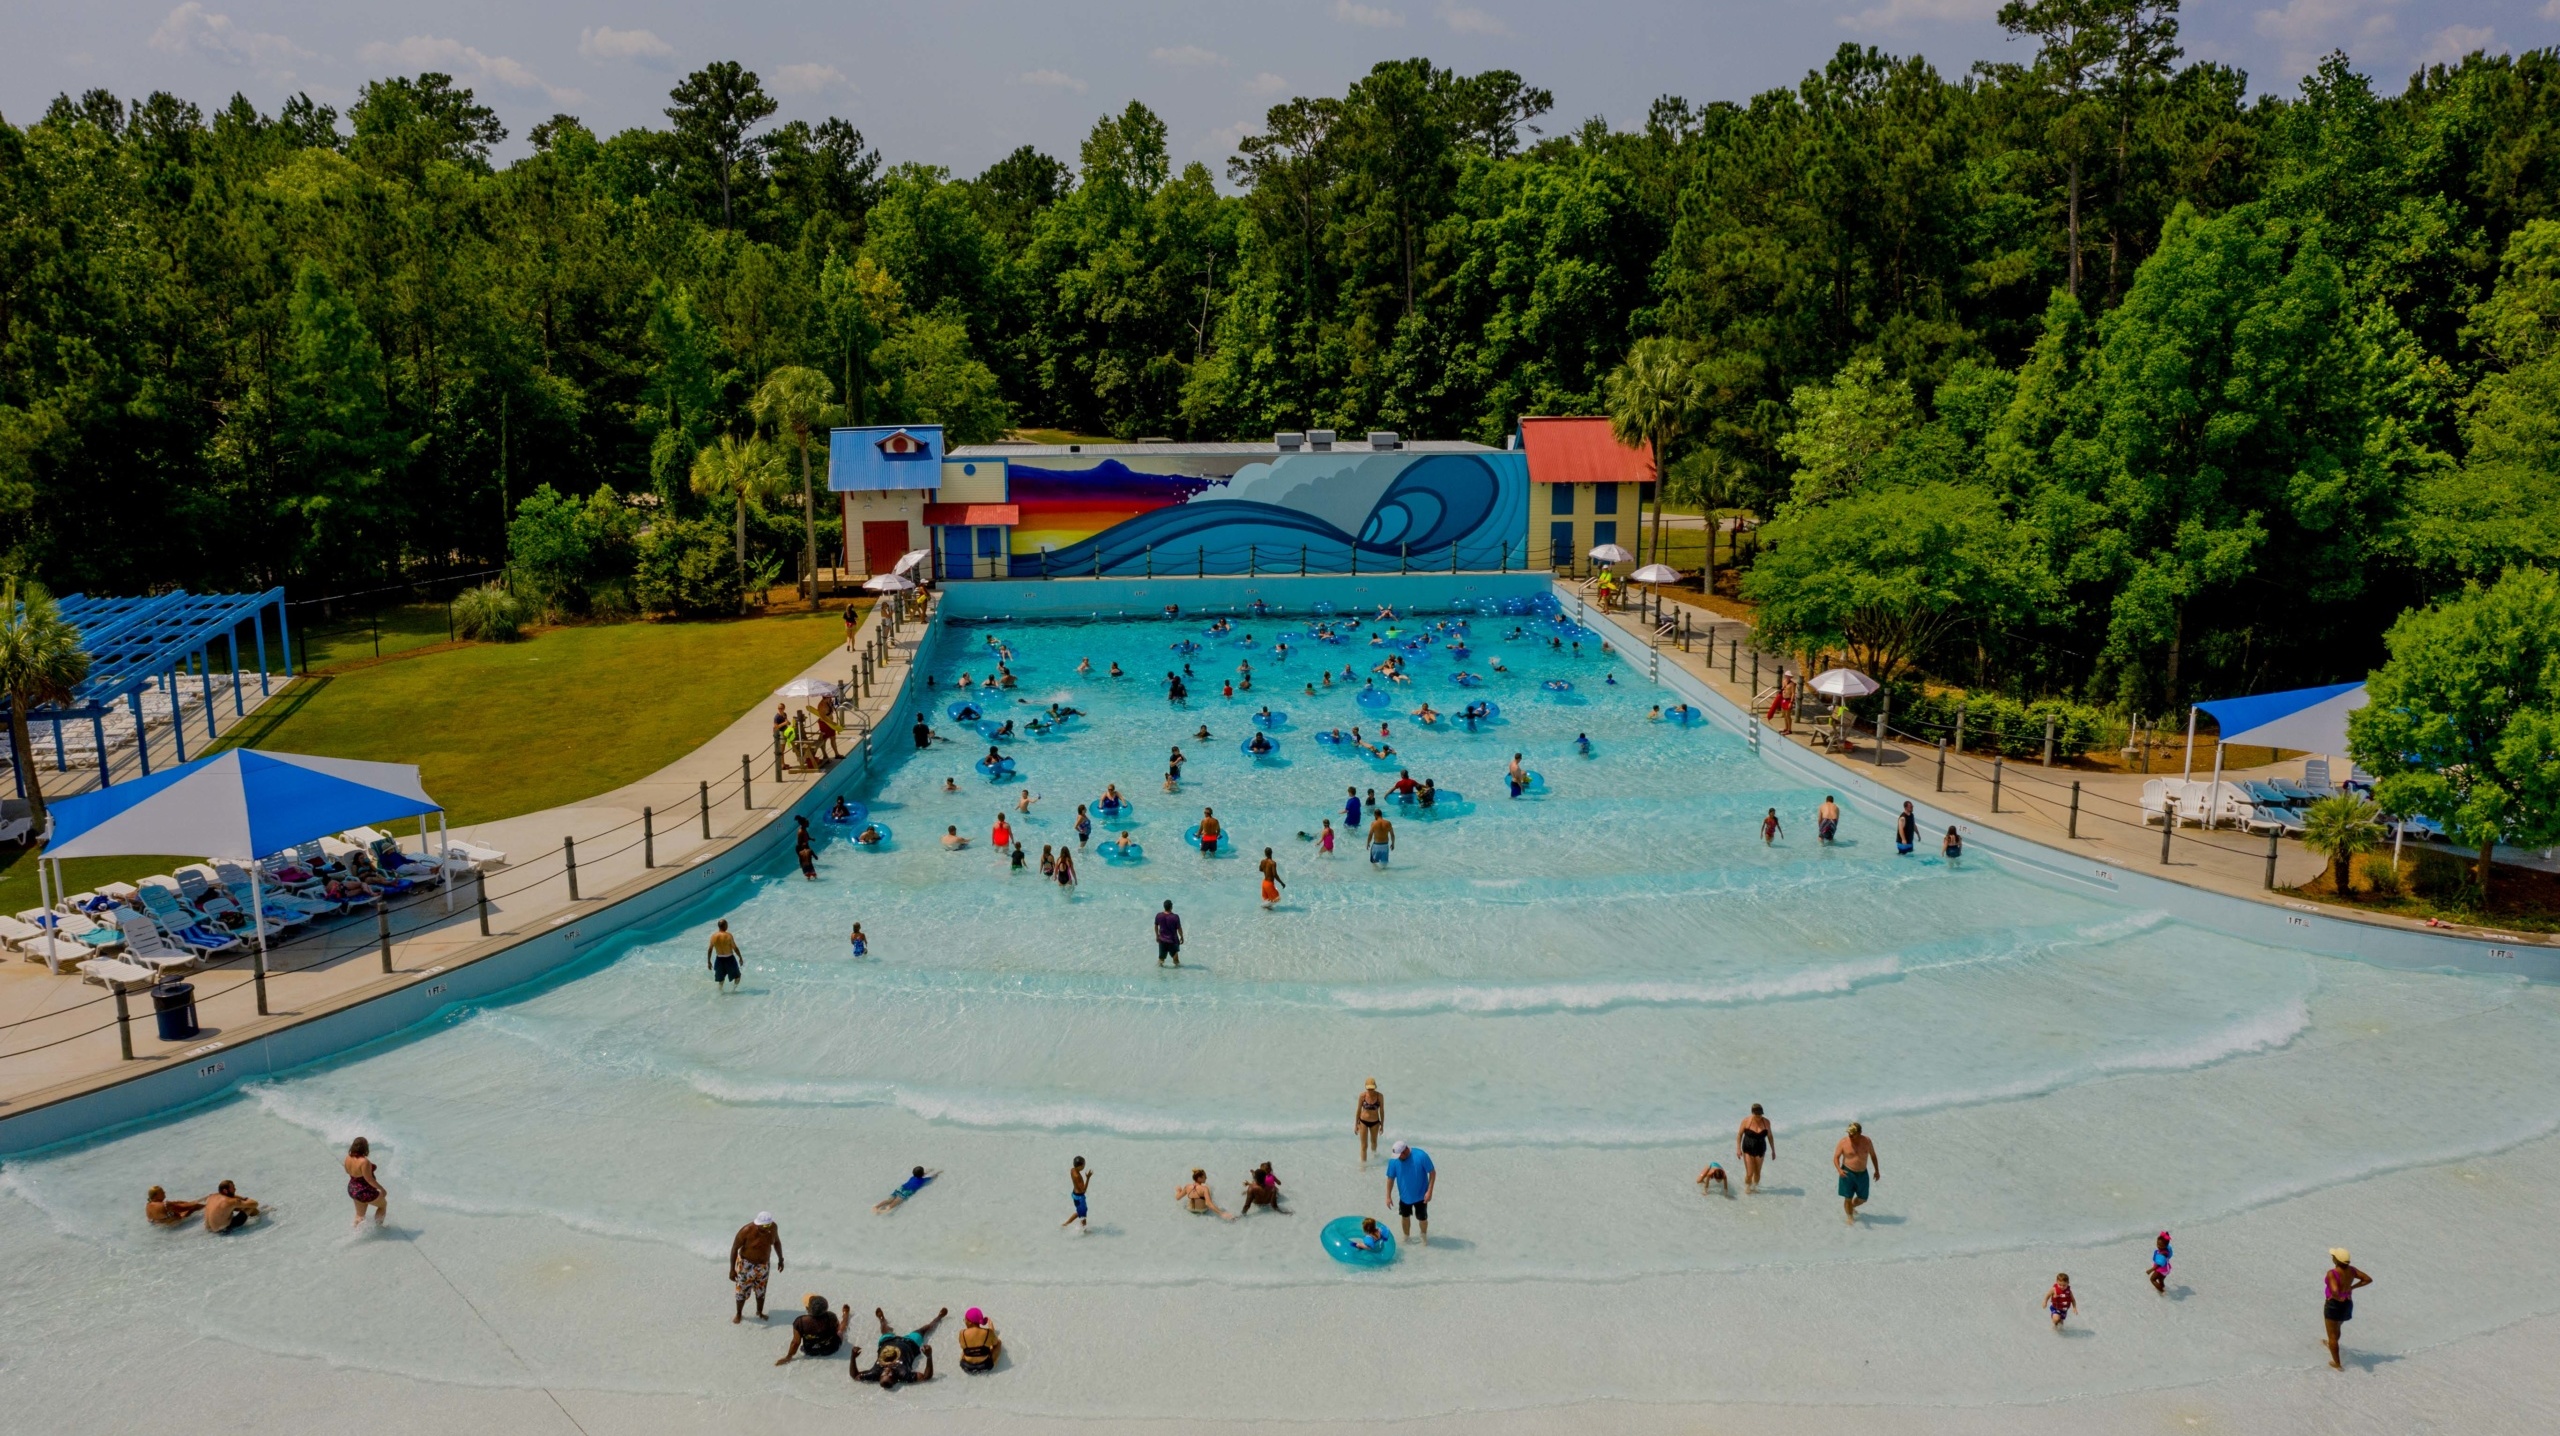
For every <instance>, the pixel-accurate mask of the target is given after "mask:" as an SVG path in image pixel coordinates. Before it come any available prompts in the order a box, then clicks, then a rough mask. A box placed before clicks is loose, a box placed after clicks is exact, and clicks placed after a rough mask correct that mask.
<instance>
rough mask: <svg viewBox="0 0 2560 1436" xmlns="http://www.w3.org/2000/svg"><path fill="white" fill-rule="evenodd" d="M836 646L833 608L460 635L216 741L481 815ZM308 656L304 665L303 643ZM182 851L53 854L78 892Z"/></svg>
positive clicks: (610, 781) (351, 677)
mask: <svg viewBox="0 0 2560 1436" xmlns="http://www.w3.org/2000/svg"><path fill="white" fill-rule="evenodd" d="M436 617H437V628H436V637H435V639H434V641H435V642H437V643H442V642H443V641H444V637H443V628H442V622H443V608H442V606H441V605H437V606H436ZM843 642H844V619H843V617H842V613H841V610H838V611H837V612H833V613H818V614H810V613H779V614H773V615H770V616H765V617H758V618H743V619H737V620H734V621H731V622H726V623H617V624H604V625H598V626H595V627H590V628H555V629H551V630H548V631H546V632H543V633H540V634H537V635H535V636H534V637H531V638H528V639H526V640H524V641H523V642H521V643H474V644H468V645H465V646H464V647H461V648H453V649H446V650H444V651H441V652H435V653H422V654H420V655H418V656H417V657H414V658H404V659H399V660H397V661H393V662H386V663H380V664H373V665H370V666H367V667H363V668H357V669H354V670H352V671H348V672H342V673H335V674H322V675H319V676H316V677H310V678H304V679H302V680H300V681H299V682H297V683H295V684H294V686H293V687H291V688H289V689H287V690H285V691H284V692H283V693H280V694H278V695H277V696H276V697H274V698H273V699H270V700H269V701H268V705H267V707H266V709H265V710H263V711H261V712H258V713H253V714H251V715H249V719H248V721H247V722H245V723H242V724H241V725H240V726H239V727H237V728H234V729H232V730H231V731H230V732H229V733H226V734H224V735H223V746H226V747H234V746H237V747H255V748H269V749H274V750H277V751H280V752H287V753H317V754H321V755H324V756H328V757H337V758H369V759H374V760H377V761H381V762H393V763H415V764H417V765H418V768H419V772H420V776H421V777H422V778H423V779H424V780H425V782H426V788H427V791H428V792H429V793H431V794H433V795H434V796H435V798H436V799H437V801H439V802H441V803H443V804H444V805H445V809H446V811H447V812H448V813H450V814H451V815H452V821H453V822H455V823H475V822H484V821H486V820H488V819H491V818H506V817H513V816H514V815H516V814H518V813H529V812H533V811H535V810H536V809H540V808H550V807H557V806H559V805H561V804H563V803H574V802H576V801H578V800H579V799H581V798H587V797H592V796H594V795H595V794H597V793H601V792H605V791H608V790H610V789H613V788H618V787H620V786H622V785H623V784H625V783H628V782H631V781H632V780H634V779H637V778H642V777H645V776H647V775H648V774H650V773H653V772H656V771H657V770H658V769H660V768H662V767H665V766H666V765H667V764H668V763H670V762H672V761H674V760H675V759H677V758H680V757H682V756H683V755H685V754H686V753H689V752H691V751H693V750H694V749H695V748H698V747H700V746H701V745H702V744H704V743H706V742H708V741H710V739H711V738H712V736H713V735H714V734H716V733H718V732H719V731H720V730H721V729H723V728H725V727H727V726H728V725H729V724H730V723H731V722H732V721H734V720H735V719H736V718H737V716H738V715H739V714H741V713H744V712H746V711H747V710H749V709H751V708H757V707H762V706H765V704H766V703H767V702H768V701H769V697H770V695H771V694H772V692H773V690H774V689H776V688H778V687H780V686H782V684H784V683H785V682H787V681H789V680H790V679H791V677H792V676H793V675H794V674H797V673H798V672H799V671H800V670H801V669H804V668H806V667H808V666H809V665H810V664H811V663H813V662H815V661H817V659H818V658H819V656H820V655H822V654H824V653H825V652H826V651H827V650H828V649H830V648H834V647H837V646H839V645H841V644H842V643H843ZM411 646H412V647H416V646H420V645H414V644H413V645H411ZM384 648H385V652H386V654H387V653H388V652H389V648H390V632H389V630H388V629H386V630H385V633H384ZM311 656H312V660H313V662H314V663H315V664H317V663H318V662H319V659H320V649H319V646H318V645H317V644H316V643H315V644H314V647H313V650H312V655H311ZM350 656H353V655H350ZM366 656H370V644H369V643H368V645H367V654H366ZM758 756H762V755H761V754H759V755H758ZM12 851H13V852H14V856H13V857H12V858H11V860H10V861H9V862H8V863H7V864H6V865H5V866H0V912H17V911H20V910H21V909H24V908H30V907H33V906H35V905H36V877H35V863H34V862H33V861H32V859H31V858H30V857H29V855H28V851H27V850H25V849H15V850H12ZM198 856H201V855H198ZM193 860H194V859H193V858H191V857H179V858H97V859H90V860H81V861H73V862H67V863H65V864H63V873H64V878H65V880H66V881H67V882H68V883H69V884H70V888H71V890H72V891H74V892H78V891H81V890H83V889H86V888H89V887H93V886H95V885H96V884H98V883H101V882H107V881H112V880H122V881H125V882H131V881H133V880H134V879H135V878H137V877H140V876H143V875H146V874H150V873H162V872H167V871H169V869H170V867H171V865H173V864H175V863H183V862H190V861H193Z"/></svg>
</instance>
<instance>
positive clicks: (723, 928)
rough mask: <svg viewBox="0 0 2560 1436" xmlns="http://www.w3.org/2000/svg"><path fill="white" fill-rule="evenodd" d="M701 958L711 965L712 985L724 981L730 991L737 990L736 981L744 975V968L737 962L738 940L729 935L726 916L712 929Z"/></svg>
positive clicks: (714, 985)
mask: <svg viewBox="0 0 2560 1436" xmlns="http://www.w3.org/2000/svg"><path fill="white" fill-rule="evenodd" d="M703 960H704V961H705V962H707V963H709V964H710V966H711V985H712V986H713V987H715V988H716V987H718V986H719V985H720V984H722V983H724V982H725V983H727V984H728V985H729V990H730V991H732V992H735V991H737V990H738V983H739V982H740V981H741V980H742V979H743V977H744V969H743V968H742V967H741V966H740V964H739V957H738V940H737V939H736V938H735V937H732V936H730V934H729V920H728V919H727V918H725V917H724V918H722V919H720V926H719V927H717V928H715V929H713V931H712V934H711V945H710V946H709V947H708V948H706V949H704V951H703Z"/></svg>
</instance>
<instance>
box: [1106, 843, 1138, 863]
mask: <svg viewBox="0 0 2560 1436" xmlns="http://www.w3.org/2000/svg"><path fill="white" fill-rule="evenodd" d="M1098 846H1099V847H1100V848H1101V850H1102V860H1103V861H1104V862H1106V863H1134V862H1136V861H1138V860H1139V859H1140V858H1143V857H1145V856H1146V855H1147V850H1146V848H1144V847H1143V846H1141V845H1140V844H1139V842H1138V840H1137V839H1135V838H1131V839H1130V840H1129V841H1127V842H1125V843H1124V842H1122V841H1120V840H1119V839H1118V838H1113V839H1111V840H1110V841H1108V842H1105V843H1102V844H1099V845H1098Z"/></svg>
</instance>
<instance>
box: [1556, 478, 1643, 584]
mask: <svg viewBox="0 0 2560 1436" xmlns="http://www.w3.org/2000/svg"><path fill="white" fill-rule="evenodd" d="M1602 487H1604V486H1603V485H1599V484H1531V485H1530V486H1529V566H1530V567H1531V568H1570V569H1583V568H1588V567H1589V566H1590V563H1589V560H1587V559H1585V558H1584V557H1583V555H1584V554H1587V553H1589V552H1591V550H1592V549H1593V547H1595V546H1596V545H1597V544H1598V542H1599V540H1598V539H1596V538H1594V537H1593V536H1592V533H1591V525H1592V522H1593V520H1594V519H1595V518H1597V519H1605V520H1610V521H1613V522H1615V523H1616V524H1617V526H1618V538H1617V541H1618V542H1619V543H1620V544H1623V545H1625V546H1626V547H1627V548H1629V549H1631V550H1632V549H1633V548H1634V547H1635V546H1636V543H1635V535H1636V518H1637V515H1638V514H1639V513H1640V512H1641V509H1640V508H1639V506H1638V504H1637V500H1636V496H1637V495H1638V494H1641V493H1643V492H1644V486H1643V485H1642V484H1611V485H1606V487H1609V488H1614V489H1616V490H1617V491H1618V511H1617V512H1616V513H1614V514H1598V515H1595V514H1593V513H1592V512H1591V508H1592V502H1593V500H1594V498H1595V497H1596V495H1595V492H1594V491H1595V490H1597V489H1599V488H1602ZM1560 488H1570V489H1572V490H1573V512H1572V513H1571V514H1570V515H1566V514H1560V513H1557V512H1556V511H1555V490H1557V489H1560ZM1568 517H1569V518H1571V519H1572V521H1573V549H1572V551H1571V552H1568V553H1555V552H1551V551H1550V550H1549V548H1548V543H1547V535H1548V533H1549V531H1550V530H1551V529H1552V527H1553V526H1554V525H1555V524H1557V523H1560V522H1562V521H1564V520H1565V519H1566V518H1568Z"/></svg>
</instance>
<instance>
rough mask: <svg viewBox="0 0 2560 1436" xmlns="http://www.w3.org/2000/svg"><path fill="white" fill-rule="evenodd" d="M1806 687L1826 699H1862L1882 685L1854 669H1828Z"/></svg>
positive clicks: (1815, 676)
mask: <svg viewBox="0 0 2560 1436" xmlns="http://www.w3.org/2000/svg"><path fill="white" fill-rule="evenodd" d="M1807 686H1808V687H1810V688H1812V689H1813V691H1814V692H1816V693H1819V694H1821V695H1822V696H1824V697H1826V698H1864V697H1866V696H1867V695H1868V694H1870V693H1873V692H1875V691H1876V690H1877V689H1879V688H1882V687H1883V686H1884V685H1883V684H1881V683H1878V682H1876V681H1875V680H1874V679H1872V678H1869V677H1868V676H1867V675H1865V674H1863V673H1860V672H1859V671H1858V670H1856V669H1854V668H1828V669H1824V670H1823V671H1822V672H1820V673H1817V674H1815V675H1814V676H1813V682H1812V683H1810V684H1808V685H1807Z"/></svg>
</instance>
